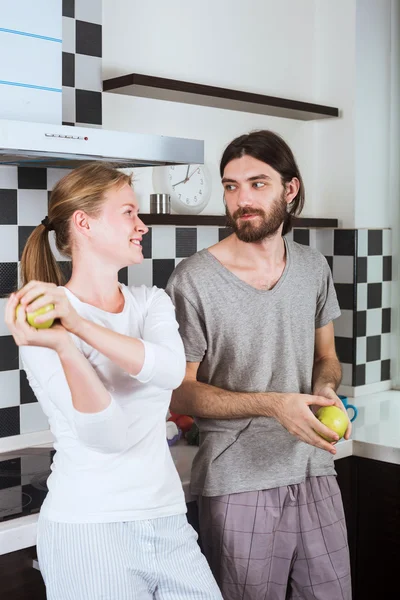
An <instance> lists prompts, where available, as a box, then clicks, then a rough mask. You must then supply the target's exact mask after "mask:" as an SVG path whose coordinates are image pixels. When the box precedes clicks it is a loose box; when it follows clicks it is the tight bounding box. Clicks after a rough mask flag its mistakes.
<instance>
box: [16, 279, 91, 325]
mask: <svg viewBox="0 0 400 600" xmlns="http://www.w3.org/2000/svg"><path fill="white" fill-rule="evenodd" d="M15 296H16V298H17V299H18V301H19V302H20V304H21V305H22V306H23V307H24V308H25V311H26V312H29V313H30V312H35V310H38V309H39V308H42V307H43V306H46V305H47V304H54V310H51V311H49V312H46V313H45V314H43V315H40V316H39V317H36V319H35V323H38V324H39V323H44V322H45V321H48V320H49V319H59V320H60V322H61V325H62V326H63V327H64V328H65V329H67V330H68V331H70V332H71V333H75V334H76V335H77V331H78V329H79V325H80V324H81V322H82V317H80V316H79V315H78V313H77V312H76V310H75V309H74V307H73V306H72V305H71V303H70V301H69V300H68V298H67V295H66V293H65V291H64V290H63V289H62V288H60V287H57V286H56V285H55V284H54V283H43V282H42V281H30V282H29V283H27V284H26V285H25V286H24V287H23V288H22V289H20V290H19V291H18V292H16V294H15Z"/></svg>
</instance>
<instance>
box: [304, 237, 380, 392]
mask: <svg viewBox="0 0 400 600" xmlns="http://www.w3.org/2000/svg"><path fill="white" fill-rule="evenodd" d="M294 239H295V240H296V241H298V242H299V243H302V244H307V245H310V246H312V247H315V248H317V249H318V250H320V251H321V252H322V253H323V254H324V255H325V256H326V258H327V260H328V262H329V265H330V267H331V269H332V274H333V280H334V282H335V288H336V292H337V295H338V300H339V304H340V307H341V309H342V315H341V316H340V317H339V319H337V321H336V322H335V334H336V350H337V352H338V355H339V358H340V360H341V363H342V367H343V386H346V391H347V393H349V394H351V393H352V391H353V390H354V388H357V387H360V386H365V385H372V384H377V383H380V382H384V381H388V380H390V327H391V280H392V251H391V230H390V229H336V230H307V229H298V230H295V231H294ZM347 388H349V389H347Z"/></svg>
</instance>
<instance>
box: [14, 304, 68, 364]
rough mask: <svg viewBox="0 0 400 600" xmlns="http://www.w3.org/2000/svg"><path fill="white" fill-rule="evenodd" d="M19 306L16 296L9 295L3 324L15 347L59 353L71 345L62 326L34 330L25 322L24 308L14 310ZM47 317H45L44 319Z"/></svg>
mask: <svg viewBox="0 0 400 600" xmlns="http://www.w3.org/2000/svg"><path fill="white" fill-rule="evenodd" d="M18 304H19V298H18V296H17V294H11V296H10V298H9V299H8V302H7V304H6V311H5V322H6V325H7V327H8V328H9V330H10V332H11V334H12V336H13V338H14V340H15V343H16V344H17V346H41V347H43V348H51V349H52V350H55V351H56V352H60V351H61V350H62V349H63V348H65V347H66V345H68V344H69V343H73V342H72V340H71V338H70V336H69V335H68V332H67V330H66V329H65V327H63V326H62V325H53V327H50V329H35V327H31V326H30V325H29V324H28V322H27V320H26V311H25V306H24V305H22V306H21V308H20V309H18V316H17V315H16V309H17V306H18ZM47 318H48V317H47V316H46V319H47Z"/></svg>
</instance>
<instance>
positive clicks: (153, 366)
mask: <svg viewBox="0 0 400 600" xmlns="http://www.w3.org/2000/svg"><path fill="white" fill-rule="evenodd" d="M150 293H151V297H150V299H149V301H148V307H147V314H146V315H145V319H144V329H143V335H142V337H141V338H131V337H128V336H126V335H122V334H120V333H116V332H115V331H111V330H110V329H106V328H105V327H102V326H101V325H97V324H96V323H92V322H91V321H88V320H86V319H81V320H80V321H79V322H78V324H77V327H76V329H74V331H73V332H72V333H74V334H75V335H77V336H78V337H79V338H80V339H82V340H83V341H84V342H86V343H87V344H89V345H90V346H92V347H93V348H96V350H98V351H99V352H101V353H102V354H104V355H105V356H107V358H109V359H110V360H111V361H112V362H113V363H115V364H117V365H118V366H119V367H121V369H123V370H124V371H125V372H126V373H129V374H130V375H131V376H132V377H135V378H136V379H137V380H138V381H140V382H141V383H151V384H152V385H156V386H158V387H161V388H164V389H175V388H177V387H178V386H179V385H180V384H181V383H182V380H183V377H184V375H185V368H186V361H185V353H184V348H183V343H182V340H181V337H180V335H179V332H178V324H177V322H176V319H175V309H174V307H173V305H172V302H171V300H170V298H169V297H168V296H167V294H166V293H165V292H164V291H163V290H151V292H150Z"/></svg>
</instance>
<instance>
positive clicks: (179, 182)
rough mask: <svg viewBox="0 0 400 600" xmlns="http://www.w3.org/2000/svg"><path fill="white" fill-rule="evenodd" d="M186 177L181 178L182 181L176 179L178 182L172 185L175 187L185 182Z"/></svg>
mask: <svg viewBox="0 0 400 600" xmlns="http://www.w3.org/2000/svg"><path fill="white" fill-rule="evenodd" d="M186 182H187V179H182V181H178V183H173V184H172V187H173V188H175V187H176V186H177V185H180V184H181V183H186Z"/></svg>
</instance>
